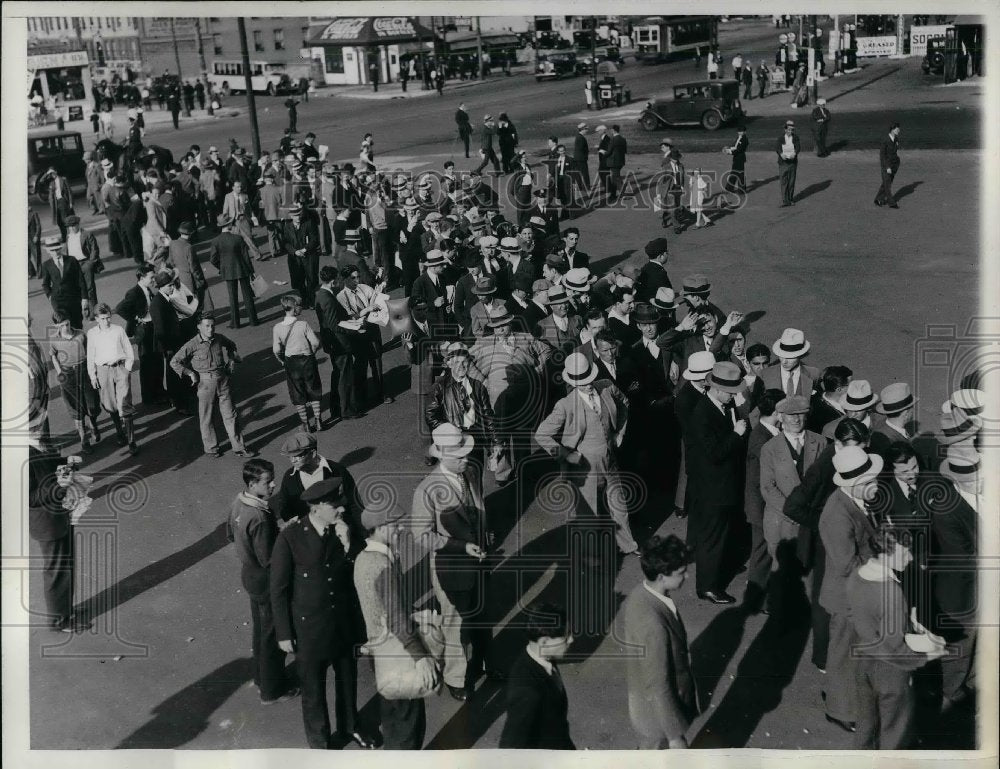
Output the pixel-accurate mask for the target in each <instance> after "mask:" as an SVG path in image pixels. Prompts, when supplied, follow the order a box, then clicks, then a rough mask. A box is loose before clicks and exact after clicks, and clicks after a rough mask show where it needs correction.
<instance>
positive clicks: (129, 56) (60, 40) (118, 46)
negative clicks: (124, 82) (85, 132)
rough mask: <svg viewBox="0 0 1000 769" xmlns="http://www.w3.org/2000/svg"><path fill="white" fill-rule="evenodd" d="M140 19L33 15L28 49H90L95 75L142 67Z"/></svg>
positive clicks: (87, 50)
mask: <svg viewBox="0 0 1000 769" xmlns="http://www.w3.org/2000/svg"><path fill="white" fill-rule="evenodd" d="M139 23H140V19H139V18H137V17H134V16H30V17H28V19H27V28H28V50H29V51H32V50H42V49H46V50H48V49H50V48H51V47H52V46H61V47H62V48H64V49H73V50H76V51H86V52H87V57H88V59H89V61H90V65H91V69H92V71H93V75H94V77H97V78H98V79H101V78H102V77H105V76H107V75H110V73H111V72H119V73H121V74H123V73H124V71H125V70H126V68H130V69H132V70H133V71H138V70H139V69H140V68H141V67H142V58H143V51H142V44H141V41H140V28H139Z"/></svg>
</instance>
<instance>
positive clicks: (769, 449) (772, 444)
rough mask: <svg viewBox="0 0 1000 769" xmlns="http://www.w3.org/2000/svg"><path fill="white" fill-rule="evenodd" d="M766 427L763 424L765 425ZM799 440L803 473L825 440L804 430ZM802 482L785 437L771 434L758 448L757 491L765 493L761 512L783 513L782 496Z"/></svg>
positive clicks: (777, 514) (783, 498) (765, 513)
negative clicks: (759, 450) (758, 483)
mask: <svg viewBox="0 0 1000 769" xmlns="http://www.w3.org/2000/svg"><path fill="white" fill-rule="evenodd" d="M765 429H766V428H765ZM803 436H804V437H803V443H802V475H803V477H804V476H805V473H806V470H808V469H809V467H810V466H812V463H813V462H815V461H816V459H817V458H818V457H819V455H820V453H822V451H823V449H825V448H826V441H825V440H823V437H822V436H820V435H817V434H816V433H812V432H809V431H808V430H805V431H804V432H803ZM801 483H802V478H800V477H799V473H798V471H797V470H796V468H795V460H794V459H793V458H792V452H791V448H790V447H789V445H788V439H787V438H786V437H785V436H784V435H783V434H781V433H779V434H778V435H776V436H774V437H773V438H771V440H769V441H768V442H767V443H765V444H764V447H763V448H762V449H761V452H760V493H761V495H762V496H763V497H764V506H765V507H764V515H765V516H768V517H770V516H781V515H784V509H785V500H786V499H788V495H789V494H791V493H792V491H793V490H794V489H795V488H796V487H797V486H799V485H800V484H801Z"/></svg>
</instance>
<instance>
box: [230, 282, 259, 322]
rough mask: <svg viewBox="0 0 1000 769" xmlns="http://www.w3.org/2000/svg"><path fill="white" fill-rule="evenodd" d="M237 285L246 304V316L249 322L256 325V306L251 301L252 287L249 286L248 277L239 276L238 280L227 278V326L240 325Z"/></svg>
mask: <svg viewBox="0 0 1000 769" xmlns="http://www.w3.org/2000/svg"><path fill="white" fill-rule="evenodd" d="M237 286H238V287H239V288H240V289H242V290H243V302H244V303H245V304H246V306H247V316H248V317H249V318H250V323H251V324H253V325H254V326H256V325H257V323H258V320H257V307H256V306H255V305H254V302H253V289H252V288H251V287H250V278H240V279H239V280H227V281H226V290H227V291H228V292H229V327H230V328H239V327H240V297H239V293H238V291H237Z"/></svg>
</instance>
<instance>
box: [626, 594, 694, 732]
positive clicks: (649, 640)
mask: <svg viewBox="0 0 1000 769" xmlns="http://www.w3.org/2000/svg"><path fill="white" fill-rule="evenodd" d="M621 617H622V620H621V621H622V630H621V634H620V635H619V638H621V639H622V641H623V642H624V643H625V644H628V646H629V648H630V649H631V650H632V653H631V654H629V655H628V656H626V658H625V681H626V684H627V685H628V712H629V718H630V719H631V721H632V726H633V727H634V728H635V729H636V731H638V732H639V733H640V734H642V735H644V736H645V737H647V738H649V739H660V740H669V739H676V738H678V737H681V736H683V735H684V733H685V732H686V731H687V730H688V727H689V726H690V725H691V721H692V720H694V718H695V716H697V714H698V702H697V690H696V689H695V685H694V676H693V675H692V673H691V661H690V655H689V653H688V642H687V631H686V630H685V628H684V623H683V622H682V621H681V619H680V618H679V617H678V616H675V615H674V613H673V612H672V611H670V608H669V607H668V606H667V605H666V604H664V603H663V601H661V600H659V599H658V598H657V597H656V596H655V595H652V594H651V593H650V592H649V591H648V590H647V589H646V588H645V586H644V585H643V583H641V582H640V583H639V584H638V585H636V586H635V587H634V588H632V592H631V593H629V596H628V598H626V599H625V602H624V604H623V605H622V610H621Z"/></svg>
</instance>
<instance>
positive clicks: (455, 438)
mask: <svg viewBox="0 0 1000 769" xmlns="http://www.w3.org/2000/svg"><path fill="white" fill-rule="evenodd" d="M431 437H432V439H433V441H434V443H433V445H432V446H431V447H430V450H429V451H428V453H429V454H430V455H431V456H432V457H437V458H438V459H442V458H445V457H464V456H467V455H469V454H471V453H472V449H473V448H474V447H475V444H476V439H475V438H473V437H472V436H471V435H468V434H466V433H463V432H462V431H461V430H460V429H459V428H457V427H455V425H453V424H451V423H450V422H445V423H444V424H442V425H439V426H438V427H436V428H434V432H433V433H431Z"/></svg>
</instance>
